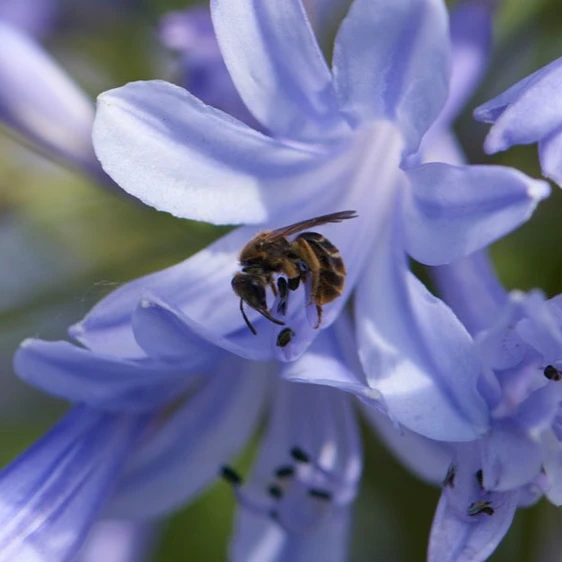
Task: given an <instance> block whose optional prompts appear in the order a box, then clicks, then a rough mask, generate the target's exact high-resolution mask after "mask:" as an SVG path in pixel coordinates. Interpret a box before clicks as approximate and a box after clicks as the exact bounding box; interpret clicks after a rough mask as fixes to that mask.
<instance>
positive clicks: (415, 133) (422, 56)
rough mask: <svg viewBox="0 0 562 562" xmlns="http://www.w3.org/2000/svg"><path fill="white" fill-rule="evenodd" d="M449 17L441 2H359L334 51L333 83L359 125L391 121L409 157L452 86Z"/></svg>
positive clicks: (342, 26)
mask: <svg viewBox="0 0 562 562" xmlns="http://www.w3.org/2000/svg"><path fill="white" fill-rule="evenodd" d="M447 20H448V17H447V11H446V9H445V5H444V3H443V2H441V1H440V0H394V1H393V2H388V1H387V0H355V1H354V2H353V4H352V6H351V8H350V10H349V13H348V15H347V17H346V18H345V19H344V21H343V23H342V25H341V27H340V30H339V33H338V35H337V38H336V44H335V48H334V80H335V86H336V90H337V92H338V95H339V96H340V98H341V103H342V106H343V111H344V112H345V113H347V114H348V115H349V117H350V119H351V120H352V121H353V122H354V123H360V122H361V121H364V120H368V119H369V120H370V119H385V118H386V119H389V120H391V121H394V122H395V123H396V124H397V125H398V126H399V127H400V129H401V130H402V133H403V135H404V137H405V138H406V141H407V147H408V149H409V151H410V152H415V151H416V149H417V147H418V145H419V142H420V140H421V137H422V136H423V134H424V133H425V132H426V130H427V129H428V127H429V126H430V125H431V123H432V122H433V121H434V120H435V118H436V117H437V115H438V114H439V112H440V111H441V108H442V107H443V104H444V102H445V99H446V97H447V89H448V84H449V37H448V21H447Z"/></svg>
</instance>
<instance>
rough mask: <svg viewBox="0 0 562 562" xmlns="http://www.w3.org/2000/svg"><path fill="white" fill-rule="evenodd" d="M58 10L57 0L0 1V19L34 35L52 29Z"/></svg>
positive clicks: (40, 34)
mask: <svg viewBox="0 0 562 562" xmlns="http://www.w3.org/2000/svg"><path fill="white" fill-rule="evenodd" d="M59 11H60V2H59V0H2V2H0V20H2V21H5V22H7V23H10V24H11V25H13V26H14V27H17V28H18V29H21V30H22V31H24V32H26V33H28V34H30V35H33V36H36V37H37V36H42V35H47V34H48V33H49V32H51V31H53V26H54V23H55V20H56V18H57V16H58V13H59Z"/></svg>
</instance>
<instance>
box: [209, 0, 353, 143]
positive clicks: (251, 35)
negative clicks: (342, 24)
mask: <svg viewBox="0 0 562 562" xmlns="http://www.w3.org/2000/svg"><path fill="white" fill-rule="evenodd" d="M211 13H212V16H213V23H214V26H215V32H216V34H217V39H218V42H219V45H220V47H221V51H222V54H223V57H224V60H225V62H226V66H227V68H228V70H229V72H230V75H231V77H232V80H233V81H234V83H235V84H236V87H237V89H238V91H239V92H240V95H241V97H242V99H243V100H244V102H245V103H246V105H247V106H248V108H249V109H250V111H251V112H252V113H253V114H254V116H255V117H256V118H257V119H258V121H260V123H262V125H264V127H266V129H269V130H270V131H272V133H273V134H274V135H275V136H278V137H286V138H290V139H294V140H298V141H304V142H306V141H313V142H314V141H323V140H325V138H326V137H327V136H330V135H333V134H334V133H336V132H344V131H347V130H348V127H347V124H346V123H345V122H344V120H343V119H342V117H341V116H340V113H339V108H338V104H337V101H336V96H335V92H334V90H333V87H332V83H331V78H332V76H331V73H330V70H329V68H328V66H327V64H326V61H325V59H324V57H323V55H322V53H321V51H320V49H319V47H318V44H317V42H316V39H315V37H314V33H313V31H312V28H311V27H310V24H309V22H308V19H307V17H306V14H305V11H304V8H303V6H302V2H301V0H284V1H283V2H248V1H247V0H213V1H212V2H211Z"/></svg>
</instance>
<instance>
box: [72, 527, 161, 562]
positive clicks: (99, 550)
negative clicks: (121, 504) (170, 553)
mask: <svg viewBox="0 0 562 562" xmlns="http://www.w3.org/2000/svg"><path fill="white" fill-rule="evenodd" d="M157 531H158V525H157V524H156V523H152V522H150V523H149V522H142V523H140V522H136V521H135V522H133V521H119V520H106V521H98V522H97V523H96V524H95V525H94V528H93V529H92V530H91V531H90V533H89V535H88V538H87V539H86V542H85V544H84V546H83V547H82V548H81V549H80V553H79V554H78V556H77V557H76V560H73V562H100V561H103V562H150V561H151V560H153V559H154V558H153V557H154V550H155V546H156V545H155V542H156V541H155V539H156V538H157V537H156V535H157Z"/></svg>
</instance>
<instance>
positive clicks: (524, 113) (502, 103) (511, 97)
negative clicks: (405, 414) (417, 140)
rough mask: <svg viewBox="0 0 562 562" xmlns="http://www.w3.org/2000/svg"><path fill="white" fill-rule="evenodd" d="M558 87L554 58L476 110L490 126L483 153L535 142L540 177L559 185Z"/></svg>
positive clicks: (561, 111)
mask: <svg viewBox="0 0 562 562" xmlns="http://www.w3.org/2000/svg"><path fill="white" fill-rule="evenodd" d="M561 86H562V59H557V60H555V61H553V62H551V63H550V64H548V65H546V66H545V67H543V68H541V69H539V70H537V71H536V72H534V73H533V74H531V75H530V76H527V77H526V78H524V79H523V80H520V81H519V82H517V83H516V84H514V85H513V86H511V88H508V89H507V90H506V91H505V92H503V93H501V94H500V95H499V96H497V97H495V98H494V99H492V100H490V101H488V102H486V103H485V104H483V105H481V106H480V107H478V108H477V109H476V110H475V112H474V116H475V117H476V119H478V120H480V121H485V122H486V123H493V126H492V128H491V129H490V132H489V133H488V137H487V138H486V141H485V143H484V149H485V150H486V152H488V153H494V152H499V151H501V150H507V149H508V148H510V147H511V146H514V145H517V144H530V143H535V142H536V143H538V144H539V158H540V164H541V168H542V171H543V174H544V175H545V176H546V177H548V178H550V179H552V180H553V181H555V182H556V183H557V184H559V185H562V158H561V157H560V154H561V153H562V133H561V132H560V127H561V125H562V104H561V102H560V96H559V95H558V93H559V92H560V87H561Z"/></svg>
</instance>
